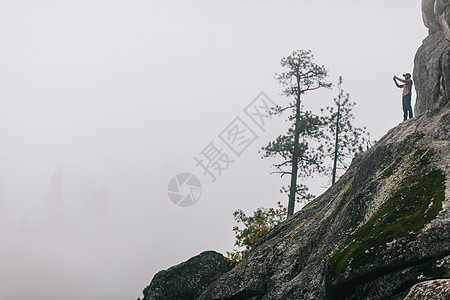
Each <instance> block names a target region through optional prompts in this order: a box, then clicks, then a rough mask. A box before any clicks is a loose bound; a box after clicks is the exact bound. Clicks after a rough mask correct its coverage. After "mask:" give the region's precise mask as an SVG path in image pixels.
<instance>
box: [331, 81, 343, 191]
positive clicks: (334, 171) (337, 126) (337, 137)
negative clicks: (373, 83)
mask: <svg viewBox="0 0 450 300" xmlns="http://www.w3.org/2000/svg"><path fill="white" fill-rule="evenodd" d="M341 83H342V78H339V94H338V108H337V117H336V136H335V144H334V162H333V174H332V178H331V185H333V184H334V183H335V182H336V168H337V159H338V151H339V149H338V148H339V122H340V121H341V120H340V119H341V94H342V92H341Z"/></svg>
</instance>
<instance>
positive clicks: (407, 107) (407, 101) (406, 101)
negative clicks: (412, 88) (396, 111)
mask: <svg viewBox="0 0 450 300" xmlns="http://www.w3.org/2000/svg"><path fill="white" fill-rule="evenodd" d="M408 113H409V118H410V119H411V118H412V117H413V112H412V108H411V94H408V95H405V96H403V121H406V120H407V119H408Z"/></svg>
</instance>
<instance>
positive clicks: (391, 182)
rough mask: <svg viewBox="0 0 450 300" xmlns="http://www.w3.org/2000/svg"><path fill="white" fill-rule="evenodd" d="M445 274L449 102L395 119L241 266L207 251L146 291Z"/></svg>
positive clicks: (408, 282) (338, 292) (412, 286)
mask: <svg viewBox="0 0 450 300" xmlns="http://www.w3.org/2000/svg"><path fill="white" fill-rule="evenodd" d="M444 279H445V280H447V279H450V104H447V105H446V106H443V107H439V108H436V109H434V110H430V111H427V112H426V113H424V114H422V115H421V116H419V117H416V118H413V119H410V120H408V121H405V122H403V123H401V124H400V125H398V126H397V127H395V128H393V129H391V130H390V131H389V132H388V133H387V134H386V135H385V136H384V137H383V138H382V139H381V140H380V141H378V142H377V143H376V144H375V145H374V146H373V147H372V148H371V149H369V150H368V151H366V152H365V153H363V154H360V155H359V156H358V157H356V158H355V159H354V160H353V162H352V164H351V166H350V168H349V170H348V171H347V172H346V173H345V174H344V175H343V176H342V177H341V178H340V179H339V181H338V182H336V183H335V184H334V185H333V186H332V187H331V188H329V189H328V190H327V191H326V192H325V193H324V194H322V195H321V196H320V197H318V198H316V199H315V200H314V201H312V202H311V203H309V204H308V205H307V206H305V207H304V208H303V209H302V210H300V211H299V212H297V213H296V214H295V215H293V216H292V217H290V218H289V219H288V220H286V221H284V222H283V223H281V224H279V225H278V226H276V227H275V228H273V229H272V230H271V231H270V232H269V233H268V234H267V235H266V236H265V237H264V238H263V239H262V240H261V241H260V243H259V244H258V245H257V246H256V247H255V248H254V249H253V250H252V251H251V252H250V253H249V254H248V256H247V257H246V258H245V259H244V260H243V261H242V262H241V263H240V264H238V265H237V266H236V267H234V268H233V269H231V270H230V267H229V266H228V264H227V263H226V262H225V260H224V257H223V256H222V255H220V254H218V253H215V252H205V253H202V254H200V255H199V256H196V257H194V258H192V259H190V260H188V261H186V262H184V263H182V264H180V265H177V266H175V267H172V268H170V269H168V270H167V271H161V272H159V273H158V274H156V275H155V277H154V278H153V280H152V282H151V283H150V285H149V286H148V287H147V288H146V289H145V291H144V294H145V298H144V299H145V300H150V299H168V300H172V299H187V300H188V299H200V300H269V299H277V300H280V299H281V300H292V299H319V300H320V299H404V298H405V297H407V295H408V297H410V299H416V298H412V297H419V296H414V295H419V294H418V291H420V290H424V289H425V288H424V286H428V287H427V290H426V291H425V293H428V294H430V293H432V291H438V289H437V288H435V287H436V284H431V283H432V282H433V281H436V280H444ZM436 282H440V283H442V282H443V281H436ZM419 283H421V284H419ZM416 284H419V285H416ZM443 291H445V289H441V290H439V293H443ZM439 295H440V294H439ZM407 299H408V298H407ZM425 299H426V298H425ZM437 299H439V298H437Z"/></svg>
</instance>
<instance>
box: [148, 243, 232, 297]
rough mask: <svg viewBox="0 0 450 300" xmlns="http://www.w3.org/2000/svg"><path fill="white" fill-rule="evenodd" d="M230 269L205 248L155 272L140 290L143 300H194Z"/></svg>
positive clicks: (222, 257)
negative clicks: (181, 261) (182, 260)
mask: <svg viewBox="0 0 450 300" xmlns="http://www.w3.org/2000/svg"><path fill="white" fill-rule="evenodd" d="M230 269H231V267H230V264H229V263H228V262H227V261H226V259H225V257H224V256H223V255H222V254H220V253H217V252H214V251H205V252H202V253H201V254H199V255H197V256H194V257H192V258H190V259H189V260H187V261H185V262H183V263H181V264H179V265H176V266H173V267H171V268H169V269H167V270H163V271H160V272H158V273H157V274H156V275H155V276H154V277H153V279H152V281H151V282H150V285H149V286H147V287H146V288H145V289H144V291H143V293H144V299H143V300H161V299H164V300H196V299H198V297H199V296H200V294H201V293H202V292H203V290H204V289H205V288H206V287H208V286H209V285H210V284H211V283H213V282H214V280H216V279H217V278H218V277H220V276H221V275H223V274H224V273H226V272H227V271H229V270H230Z"/></svg>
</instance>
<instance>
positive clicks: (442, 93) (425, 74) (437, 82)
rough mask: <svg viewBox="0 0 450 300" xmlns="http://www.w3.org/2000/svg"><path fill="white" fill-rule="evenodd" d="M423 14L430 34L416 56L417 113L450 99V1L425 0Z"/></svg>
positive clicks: (440, 104) (444, 103) (423, 1)
mask: <svg viewBox="0 0 450 300" xmlns="http://www.w3.org/2000/svg"><path fill="white" fill-rule="evenodd" d="M422 16H423V21H424V24H425V26H426V27H427V28H428V29H429V35H428V37H426V38H425V39H424V41H423V44H422V46H421V47H420V48H419V50H418V51H417V53H416V56H415V58H414V71H413V77H414V78H413V79H414V82H415V88H416V92H417V100H416V105H415V107H414V112H415V114H416V115H421V114H423V113H425V112H426V111H427V110H429V109H433V108H436V107H440V106H444V105H446V104H447V103H448V101H449V99H450V27H449V26H450V1H448V0H422Z"/></svg>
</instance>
